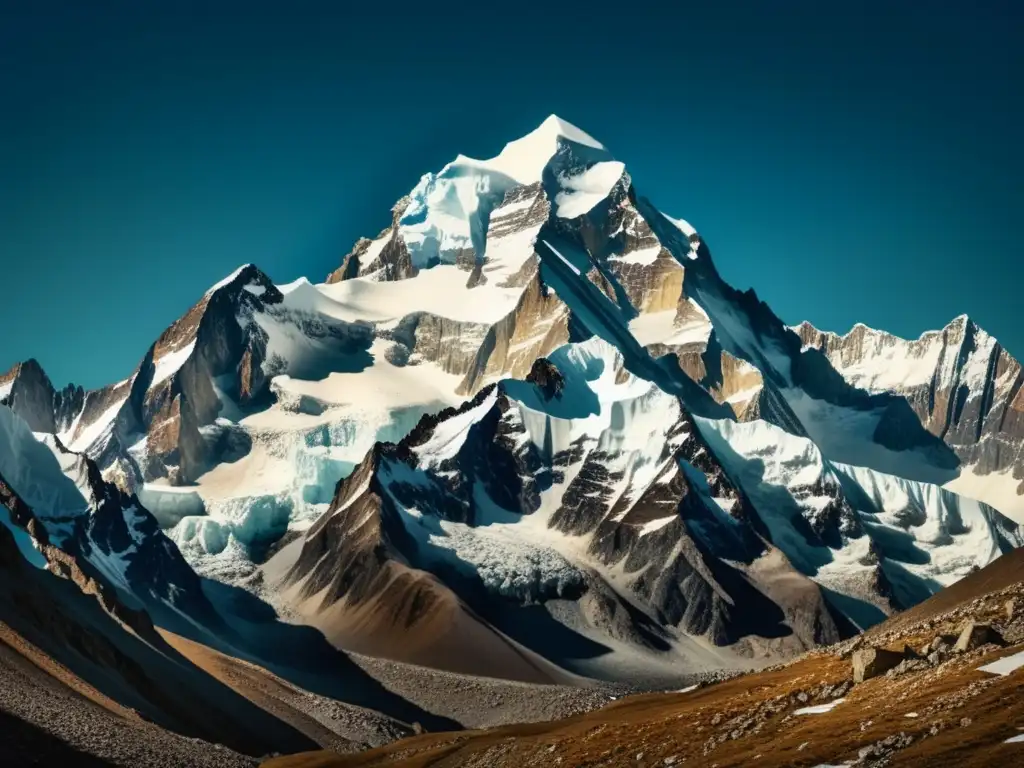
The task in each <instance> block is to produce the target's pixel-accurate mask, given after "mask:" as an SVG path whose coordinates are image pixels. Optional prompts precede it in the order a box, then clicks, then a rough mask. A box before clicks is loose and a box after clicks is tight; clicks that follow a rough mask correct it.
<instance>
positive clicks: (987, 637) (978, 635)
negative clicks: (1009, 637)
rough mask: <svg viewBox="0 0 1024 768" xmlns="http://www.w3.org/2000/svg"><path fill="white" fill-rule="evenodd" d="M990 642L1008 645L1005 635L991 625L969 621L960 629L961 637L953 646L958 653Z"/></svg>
mask: <svg viewBox="0 0 1024 768" xmlns="http://www.w3.org/2000/svg"><path fill="white" fill-rule="evenodd" d="M989 643H994V644H996V645H1006V641H1005V640H1003V636H1002V635H1000V634H999V633H998V632H996V630H994V629H993V628H992V627H991V626H990V625H988V624H978V623H976V622H974V621H968V622H967V623H965V624H964V627H963V629H962V630H961V631H960V637H959V638H957V641H956V645H954V646H953V650H954V651H955V652H956V653H966V652H967V651H973V650H974V649H975V648H980V647H981V646H983V645H987V644H989Z"/></svg>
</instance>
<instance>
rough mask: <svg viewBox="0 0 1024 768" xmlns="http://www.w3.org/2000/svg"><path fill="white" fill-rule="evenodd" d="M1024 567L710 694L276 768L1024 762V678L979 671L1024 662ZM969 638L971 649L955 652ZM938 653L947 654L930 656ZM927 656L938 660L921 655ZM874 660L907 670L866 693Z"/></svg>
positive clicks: (965, 585)
mask: <svg viewBox="0 0 1024 768" xmlns="http://www.w3.org/2000/svg"><path fill="white" fill-rule="evenodd" d="M1022 566H1024V552H1015V553H1013V554H1011V555H1007V556H1006V557H1004V558H1002V559H1001V561H997V562H996V563H994V564H993V565H992V566H990V568H991V571H990V569H985V570H983V571H981V572H979V573H976V574H974V575H972V576H970V577H968V579H965V580H964V581H963V582H961V583H960V584H959V585H957V587H955V589H956V592H955V594H954V596H955V597H956V601H955V602H953V601H951V600H950V596H949V595H947V594H946V593H942V594H940V595H939V596H937V598H936V599H934V600H932V601H929V602H928V603H925V604H923V605H922V606H919V607H918V608H917V609H915V611H914V612H913V616H907V617H897V618H896V619H895V620H892V621H890V622H886V624H883V625H881V626H880V627H878V628H876V629H875V630H873V631H871V632H869V633H868V634H867V635H865V636H862V637H859V638H857V639H855V640H853V641H847V642H846V643H843V644H840V645H836V646H832V647H830V648H823V649H820V650H817V651H814V652H812V653H809V654H806V655H805V656H803V657H801V658H800V659H797V660H795V661H793V662H790V663H787V664H784V665H779V666H777V667H773V668H770V669H767V670H763V671H760V672H757V673H752V674H747V675H740V676H737V677H734V678H731V679H729V680H725V681H723V682H719V683H715V684H711V685H707V686H705V687H702V688H697V689H694V690H688V691H680V692H676V693H664V694H648V695H643V696H635V697H629V698H626V699H623V700H621V701H615V702H612V703H610V704H609V705H608V706H607V707H605V708H604V709H601V710H598V711H595V712H591V713H589V714H585V715H581V716H578V717H575V718H571V719H568V720H562V721H558V722H550V723H539V724H533V725H519V726H509V727H504V728H497V729H490V730H481V731H471V732H464V733H438V734H423V735H419V736H415V737H412V738H409V739H405V740H402V741H398V742H395V743H393V744H390V745H388V746H385V747H382V748H380V749H376V750H372V751H368V752H364V753H361V754H357V755H345V756H342V755H337V754H332V753H327V752H317V753H306V754H300V755H292V756H290V757H284V758H279V759H277V760H272V761H270V762H268V763H267V764H266V765H267V766H268V767H269V768H319V767H324V768H326V767H327V766H330V767H331V768H356V767H357V766H360V767H361V766H405V767H407V768H413V767H416V766H419V767H424V768H425V767H426V766H431V768H448V767H449V766H450V767H452V768H454V767H455V766H464V767H467V768H468V767H472V766H476V767H478V768H484V767H485V766H486V767H488V768H489V767H490V766H495V767H499V766H514V767H515V768H525V767H526V766H566V767H567V768H568V767H571V768H582V767H583V766H594V767H597V766H637V768H654V767H655V766H659V767H660V766H665V767H666V768H670V767H671V766H709V768H714V767H717V768H727V766H757V767H758V768H761V766H765V767H769V768H775V767H777V768H782V767H783V766H787V767H788V766H793V767H794V768H799V767H801V766H806V767H807V768H812V767H815V766H826V765H843V764H853V763H854V762H855V761H856V764H857V765H861V766H881V765H900V766H903V765H906V766H950V767H952V766H967V767H970V766H978V767H979V768H981V766H989V765H1005V766H1010V765H1024V739H1022V740H1021V741H1018V742H1010V741H1008V740H1009V739H1012V738H1014V737H1017V736H1020V735H1021V734H1024V668H1020V669H1017V670H1015V671H1012V672H1011V673H1010V674H1007V675H997V674H990V673H988V672H982V671H979V667H981V666H984V665H987V664H989V663H991V662H992V661H995V660H997V659H1000V658H1003V657H1006V656H1010V655H1014V654H1017V653H1021V652H1024V580H1022V579H1021V568H1022ZM1011 600H1013V601H1014V602H1013V606H1009V605H1008V602H1009V601H1011ZM972 623H973V625H975V626H977V625H985V626H987V627H989V628H990V629H991V630H992V632H993V633H997V634H998V636H999V637H1000V638H1001V639H1002V644H1000V643H995V642H988V640H991V639H993V638H995V637H996V635H995V634H989V633H987V632H976V631H974V629H970V628H969V625H970V624H972ZM965 633H966V635H967V636H969V637H971V638H974V640H972V641H971V642H968V643H966V644H965V645H966V646H968V649H967V650H958V649H957V648H956V646H955V642H956V640H959V639H960V638H961V637H963V636H965ZM946 638H950V639H952V640H953V642H951V643H950V642H946ZM936 639H938V640H939V642H936ZM933 644H934V645H936V646H938V645H943V646H947V647H944V648H943V652H942V653H939V654H933V653H931V651H930V648H931V646H932V645H933ZM908 648H909V651H908ZM925 648H929V651H930V655H929V656H928V657H920V654H919V653H918V652H917V651H915V650H914V649H918V650H924V649H925ZM870 649H881V650H889V651H891V652H893V653H894V654H895V655H897V656H899V657H900V659H901V661H900V662H899V663H897V664H895V665H893V667H892V668H890V669H888V670H887V671H881V672H877V671H876V673H874V675H873V676H870V677H869V679H865V681H864V682H862V683H860V684H855V683H854V681H853V677H854V674H853V673H854V663H853V659H854V657H855V656H856V655H857V654H858V653H863V652H864V651H868V650H870ZM914 657H917V658H914Z"/></svg>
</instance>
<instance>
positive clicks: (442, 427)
mask: <svg viewBox="0 0 1024 768" xmlns="http://www.w3.org/2000/svg"><path fill="white" fill-rule="evenodd" d="M497 399H498V390H497V388H495V389H494V390H493V391H492V392H491V393H490V394H489V395H487V397H485V398H484V399H483V400H482V401H481V402H480V404H479V405H477V406H475V407H473V408H469V409H467V410H466V411H463V412H462V413H460V414H457V415H455V416H453V417H451V418H449V419H446V420H445V421H442V422H441V423H440V424H438V425H437V427H436V428H435V429H434V431H433V433H432V434H431V435H430V439H429V440H427V441H426V442H425V443H423V444H422V445H418V446H416V447H415V448H413V452H414V453H415V454H416V455H417V456H418V457H419V458H420V461H421V463H422V464H423V465H425V466H434V465H437V464H440V463H441V462H443V461H445V460H447V459H451V458H454V457H455V455H456V454H457V453H458V452H459V449H461V448H462V444H463V443H464V442H465V441H466V436H467V434H468V432H469V429H470V427H472V426H473V425H474V424H476V422H478V421H479V420H480V419H481V418H482V417H483V415H484V414H485V413H487V412H488V411H489V410H491V408H493V407H494V404H495V402H497Z"/></svg>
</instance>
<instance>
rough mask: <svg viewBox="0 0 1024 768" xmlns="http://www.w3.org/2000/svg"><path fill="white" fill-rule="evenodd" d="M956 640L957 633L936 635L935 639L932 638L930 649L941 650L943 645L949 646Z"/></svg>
mask: <svg viewBox="0 0 1024 768" xmlns="http://www.w3.org/2000/svg"><path fill="white" fill-rule="evenodd" d="M955 642H956V636H955V635H936V636H935V639H933V640H932V643H931V646H930V649H931V650H932V651H938V650H941V649H942V647H943V646H945V647H947V648H949V647H951V646H952V645H953V643H955Z"/></svg>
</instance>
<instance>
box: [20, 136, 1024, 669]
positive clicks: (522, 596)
mask: <svg viewBox="0 0 1024 768" xmlns="http://www.w3.org/2000/svg"><path fill="white" fill-rule="evenodd" d="M873 333H874V332H870V333H869V332H867V330H866V329H863V330H857V331H855V332H854V333H853V334H850V335H849V336H848V337H834V336H831V335H828V334H821V333H819V332H817V331H815V330H814V329H813V328H811V327H810V326H801V327H800V328H798V329H796V332H794V330H793V329H790V328H787V327H786V326H785V325H784V324H783V323H782V321H781V320H780V319H779V318H778V317H777V316H776V315H775V314H774V313H773V312H772V311H771V310H770V308H768V307H767V306H766V305H765V304H764V303H762V302H761V301H759V300H758V298H757V296H756V294H755V293H754V292H753V291H746V292H740V291H737V290H735V289H734V288H732V287H731V286H729V285H728V284H727V283H725V282H724V281H723V280H722V278H721V276H720V275H719V274H718V271H717V269H716V268H715V265H714V263H713V261H712V259H711V254H710V252H709V250H708V248H707V245H706V244H705V243H704V241H703V239H702V238H701V236H700V235H699V234H698V232H697V231H696V229H695V228H694V227H692V226H691V225H690V224H688V223H687V222H685V221H683V220H682V219H678V218H673V217H669V216H666V215H664V214H662V213H661V212H660V211H658V210H657V209H656V208H655V207H654V206H653V205H652V204H651V203H650V202H649V201H647V200H645V199H644V198H642V197H640V196H639V195H638V193H637V191H636V189H635V188H634V186H633V183H632V179H631V178H630V176H629V173H628V172H627V171H626V169H625V166H624V165H623V164H622V163H621V162H619V161H617V160H616V159H615V158H614V157H613V156H612V154H611V153H610V151H609V150H608V149H607V148H606V147H604V146H603V145H601V144H600V143H599V142H597V141H596V140H594V139H593V138H592V137H590V136H588V135H587V134H586V133H584V132H583V131H581V130H579V129H577V128H575V127H573V126H571V125H569V124H568V123H566V122H564V121H562V120H560V119H558V118H556V117H554V116H552V117H551V118H549V119H547V120H545V121H544V123H543V124H542V125H541V126H540V127H539V128H538V129H537V130H536V131H534V132H532V133H531V134H529V135H528V136H526V137H523V138H522V139H519V140H517V141H514V142H511V143H510V144H508V145H507V146H506V147H505V148H504V149H503V150H502V151H501V152H500V153H499V154H498V155H497V156H495V157H493V158H491V159H489V160H475V159H472V158H468V157H465V156H462V155H460V156H458V157H457V158H456V159H455V160H454V161H453V162H451V163H449V164H448V165H446V166H445V167H444V168H442V169H441V170H440V171H439V172H437V173H428V174H426V175H424V176H423V177H422V178H421V179H420V181H419V182H418V183H417V184H416V185H415V186H414V187H413V189H412V190H411V192H410V193H409V194H408V195H407V196H405V197H403V198H402V199H400V200H399V201H398V202H397V203H396V205H395V206H394V208H393V209H392V218H391V224H390V226H388V227H387V228H386V229H384V230H383V231H382V232H380V233H379V234H378V235H377V236H376V237H373V238H363V239H361V240H359V241H358V242H357V243H356V245H355V247H354V248H353V249H352V251H351V252H350V253H349V254H348V255H347V256H345V258H344V259H343V261H342V263H341V264H340V266H339V268H338V269H337V270H335V271H334V272H332V273H331V274H330V275H329V276H328V278H327V280H326V282H325V283H323V284H312V283H310V282H309V281H308V280H306V279H299V280H296V281H295V282H292V283H289V284H286V285H275V284H274V283H273V282H272V281H271V280H270V279H269V278H268V277H267V276H266V275H265V274H263V273H262V272H261V271H260V270H259V269H258V268H257V267H256V266H254V265H245V266H243V267H240V268H239V269H238V270H236V271H235V272H234V273H232V274H231V275H229V276H227V277H226V278H225V279H224V280H222V281H220V282H219V283H218V284H216V285H215V286H213V287H211V288H210V289H209V290H207V291H206V292H205V293H204V294H203V295H202V297H201V298H200V299H199V301H198V302H197V303H196V305H195V306H194V307H193V308H192V309H191V310H190V311H189V312H188V313H186V315H184V316H183V317H182V318H181V319H179V320H178V321H176V322H175V323H173V324H172V325H171V326H170V327H169V328H168V329H167V331H166V332H165V333H164V334H162V335H161V337H160V338H159V339H158V340H157V341H156V342H155V343H154V344H153V346H152V347H151V348H150V349H149V350H148V351H147V352H146V354H145V355H144V357H143V359H142V362H141V363H140V365H139V367H138V369H137V370H136V371H135V372H134V373H133V375H132V376H131V377H129V379H127V380H125V381H121V382H116V383H114V384H112V385H110V386H108V387H105V388H103V389H101V390H97V391H93V392H83V391H81V390H80V389H76V388H73V387H71V388H68V389H66V390H63V391H61V392H57V391H56V390H55V389H54V387H53V386H52V385H51V384H50V382H49V380H48V379H46V376H45V374H44V373H43V372H42V369H41V368H39V366H38V365H37V364H34V363H26V364H24V365H22V366H19V367H17V368H15V369H14V370H12V372H10V373H9V374H6V375H4V376H2V377H0V400H2V401H3V402H6V403H8V404H9V405H10V407H11V409H12V410H13V412H14V413H16V414H18V415H19V416H21V418H22V419H23V420H24V421H26V422H27V423H28V424H29V425H30V429H29V434H31V431H32V430H34V431H35V432H37V433H41V434H42V433H45V434H49V435H51V437H50V438H42V441H43V442H39V441H38V440H36V444H37V445H38V446H40V447H44V448H45V446H44V445H43V443H46V444H48V445H50V446H52V447H53V449H54V451H51V452H50V455H51V458H53V462H54V464H53V465H48V469H47V471H54V472H58V473H59V474H60V477H63V478H64V479H65V481H66V482H65V481H61V480H60V477H58V476H57V475H55V476H54V477H55V479H56V482H55V483H53V484H52V485H50V484H47V483H44V484H43V486H44V487H45V491H44V490H38V493H39V495H40V499H39V503H40V506H41V507H42V508H48V507H47V499H46V498H44V497H45V496H46V495H47V494H50V495H51V496H53V498H52V499H49V507H56V508H58V509H60V510H63V512H62V514H63V515H64V517H65V518H67V519H68V520H73V519H78V518H82V519H86V518H90V519H91V517H95V515H91V517H90V514H89V513H88V512H87V510H89V509H92V508H94V507H95V506H96V493H95V491H89V490H86V491H84V492H80V493H78V495H77V497H76V496H75V489H77V490H78V491H82V489H83V488H89V489H95V488H97V487H99V486H98V485H97V483H96V482H93V481H90V482H89V483H88V484H87V485H82V484H81V483H77V482H76V481H75V480H74V478H75V477H81V476H83V470H82V469H81V467H82V466H85V467H86V468H87V469H88V468H89V467H92V468H93V469H94V470H98V472H101V473H102V478H99V482H104V481H105V482H109V483H113V484H116V486H117V487H118V489H119V490H118V491H117V492H118V493H121V494H122V496H120V497H118V499H119V500H118V502H117V504H116V505H115V506H117V507H118V508H119V509H121V510H122V514H121V518H120V519H121V521H122V523H121V525H122V527H125V526H127V527H126V531H127V535H128V536H129V537H133V534H132V531H134V532H136V533H138V532H139V531H142V530H143V528H145V525H143V524H142V523H139V524H138V525H136V524H134V523H133V522H132V519H133V518H132V515H131V514H129V511H128V510H130V509H142V510H148V511H147V512H146V513H145V514H146V516H148V515H149V512H151V513H152V518H149V517H147V519H155V520H156V521H158V523H159V526H160V527H161V528H162V529H164V531H166V537H163V534H160V533H159V532H155V533H154V532H152V531H149V529H146V530H147V532H146V533H144V534H143V533H139V536H140V537H141V539H142V540H147V539H148V538H150V537H151V536H159V537H161V540H163V541H168V538H167V537H169V540H170V541H173V542H174V545H176V548H175V550H174V551H175V552H177V551H178V550H180V552H181V553H182V554H183V555H184V557H185V558H186V559H187V560H188V562H189V564H191V565H192V566H193V567H194V568H195V569H197V570H198V571H199V572H200V573H201V574H203V575H207V576H211V577H213V578H215V579H219V580H222V581H226V582H230V583H232V584H243V585H246V586H250V587H252V588H254V589H259V590H263V592H264V593H265V594H266V595H267V596H268V597H270V598H271V599H272V600H276V601H277V602H278V604H279V606H280V607H281V608H287V609H288V610H289V611H294V612H295V613H296V615H297V616H301V617H304V620H305V621H308V622H309V623H312V624H316V625H317V626H319V627H321V628H322V629H323V630H324V631H325V633H326V634H327V635H328V636H329V637H331V638H332V639H334V640H335V641H336V642H337V643H338V644H339V645H343V646H345V647H359V648H362V649H364V650H369V651H372V652H378V653H387V654H390V655H396V656H401V657H403V658H409V659H412V660H416V661H420V662H422V663H428V664H434V665H438V666H449V667H450V666H459V665H460V664H462V663H463V661H465V662H466V663H467V664H469V667H470V669H468V670H467V671H477V672H480V671H482V670H481V669H479V668H478V667H477V666H474V665H475V663H476V662H472V659H473V658H474V656H473V654H471V653H470V651H471V650H472V649H473V647H474V646H475V645H477V646H479V647H480V648H488V649H490V651H491V652H493V653H494V654H497V656H498V657H500V658H503V659H506V660H507V661H508V663H509V664H510V665H512V667H511V668H514V669H515V670H516V672H515V675H516V676H519V677H523V678H526V679H535V678H541V679H552V678H554V677H557V676H558V674H560V673H559V672H558V670H557V668H554V667H551V666H550V664H551V662H554V663H555V664H556V665H558V666H562V667H567V668H570V669H573V670H575V671H578V672H583V673H586V674H601V675H603V676H626V675H627V674H628V672H627V670H628V669H630V668H635V666H636V665H637V664H640V665H641V666H644V665H646V666H644V668H645V669H648V670H650V669H654V668H658V667H659V665H662V664H669V665H670V666H672V667H675V668H707V667H716V666H718V667H721V666H729V665H730V664H734V663H737V662H736V659H737V658H738V657H739V656H742V655H744V654H745V655H748V656H749V655H758V656H761V655H769V656H770V655H774V654H784V653H790V652H793V651H794V650H797V649H800V648H804V647H807V646H808V645H811V644H813V643H815V642H819V641H822V640H823V639H829V638H834V637H838V636H840V635H843V634H845V633H848V632H851V631H854V628H855V627H857V626H865V625H867V624H869V623H871V622H872V621H875V620H877V619H878V618H879V617H881V616H882V615H884V613H885V612H887V611H890V610H892V609H893V608H898V607H902V606H906V605H909V604H911V603H913V602H916V601H918V600H920V599H922V598H923V597H925V596H927V595H928V594H931V593H932V592H934V591H935V590H937V589H939V588H941V587H942V586H944V585H946V584H948V583H951V582H952V581H953V580H955V579H957V578H959V577H960V576H962V575H964V574H965V573H966V572H967V571H968V570H970V569H971V568H972V567H975V566H977V567H980V566H984V565H985V564H987V563H988V562H989V561H991V560H992V559H993V558H994V557H996V556H998V554H999V553H1000V552H1002V551H1005V550H1006V549H1008V548H1010V547H1013V546H1018V545H1019V544H1020V543H1021V539H1020V533H1019V531H1018V529H1017V528H1016V526H1014V525H1012V524H1011V523H1009V522H1008V521H1007V520H1006V519H1005V518H1004V517H1002V515H1001V514H1000V512H997V511H996V510H995V509H993V508H992V506H989V505H987V504H985V503H979V502H977V501H973V500H972V499H976V498H980V499H982V501H987V502H989V504H992V505H994V506H995V507H996V508H997V509H999V510H1000V511H1002V512H1007V513H1011V514H1013V513H1014V512H1015V510H1016V509H1017V507H1016V506H1015V505H1016V503H1017V500H1018V498H1019V497H1018V496H1017V488H1016V487H1015V486H1014V485H1013V484H1014V483H1015V482H1017V478H1016V474H1019V473H1021V472H1022V471H1024V470H1022V467H1024V462H1022V460H1021V455H1020V442H1019V440H1018V432H1020V429H1019V427H1020V425H1019V424H1017V420H1018V419H1017V415H1016V414H1019V413H1021V412H1022V410H1024V409H1022V408H1021V407H1020V404H1019V403H1018V402H1017V401H1018V400H1019V390H1020V383H1021V382H1020V380H1021V374H1020V366H1019V365H1018V364H1017V363H1016V362H1015V361H1013V360H1012V358H1010V357H1009V356H1008V355H1007V354H1006V353H1005V351H1003V350H1001V348H999V347H998V345H997V344H995V342H994V341H992V340H991V339H990V338H989V337H987V336H986V335H984V333H983V332H982V331H980V329H977V328H976V327H975V326H973V324H970V323H968V322H967V321H966V320H964V321H959V320H958V321H954V323H953V324H951V326H949V327H948V328H947V329H945V330H944V331H942V332H939V333H937V334H932V335H930V336H927V337H926V338H925V337H923V338H922V340H921V341H920V342H901V341H898V340H893V337H888V336H887V335H884V334H875V335H872V334H873ZM467 403H468V404H467ZM52 436H56V437H52ZM62 446H64V447H66V449H67V450H69V451H71V452H73V453H72V454H66V453H64V452H63V451H62V450H61V447H62ZM33 450H35V449H33ZM79 462H87V463H85V464H81V465H80V464H79ZM28 464H29V465H30V466H33V467H35V466H37V465H38V463H37V462H35V461H34V460H30V461H28ZM54 465H55V466H56V469H54ZM38 466H42V465H38ZM13 471H14V470H13V469H12V472H13ZM76 473H77V474H76ZM94 474H95V472H94ZM84 476H86V477H89V476H90V475H89V472H88V471H85V475H84ZM993 477H999V478H1003V480H1004V481H1003V482H1001V483H990V482H989V481H988V479H989V478H993ZM69 478H70V479H69ZM943 485H945V486H946V488H945V489H944V488H943V487H942V486H943ZM104 487H107V486H104ZM111 488H113V486H109V487H108V490H109V489H111ZM950 488H952V489H954V490H955V489H960V490H962V491H963V493H964V495H958V494H957V493H955V492H953V491H952V490H950ZM993 488H996V490H993ZM33 492H36V491H33V490H32V488H31V487H29V486H28V485H26V490H25V493H33ZM90 493H92V494H93V495H90ZM110 493H113V490H110ZM101 495H102V494H101ZM65 496H66V498H65ZM76 504H77V505H78V506H77V507H75V505H76ZM1004 504H1005V505H1006V506H1005V507H1004ZM72 507H75V509H74V510H72ZM62 524H63V523H62ZM53 525H54V526H56V525H57V523H53ZM55 530H57V529H56V528H55ZM135 543H136V544H139V545H140V546H141V543H140V542H139V541H136V542H135ZM108 551H117V552H120V551H122V550H121V548H120V547H114V548H113V549H111V548H108ZM328 555H329V556H328ZM115 570H116V569H115ZM114 576H116V574H114ZM268 585H269V586H268ZM278 588H279V589H280V591H279V592H275V589H278ZM136 591H137V590H136ZM414 627H416V628H417V629H415V630H414V629H413V628H414ZM563 633H567V634H563ZM551 637H555V638H558V637H561V638H563V639H565V643H564V644H563V645H559V644H558V643H554V641H553V640H550V638H551ZM546 638H547V639H546ZM552 643H554V645H552ZM459 649H461V650H459ZM601 649H605V650H604V651H602V650H601ZM463 651H465V653H463ZM635 654H640V656H639V657H635ZM477 656H478V655H477ZM603 656H608V658H609V659H614V661H609V663H608V664H604V665H602V664H600V663H597V662H595V661H594V659H596V658H598V657H603ZM634 657H635V658H634ZM636 658H640V659H642V663H641V662H639V661H636ZM588 659H589V661H588ZM630 659H632V661H630ZM516 660H518V661H516ZM623 660H626V661H623ZM681 660H682V662H684V663H683V664H682V666H680V661H681ZM631 665H632V666H631ZM483 671H486V670H483ZM510 674H512V673H510ZM652 674H653V673H652Z"/></svg>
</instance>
